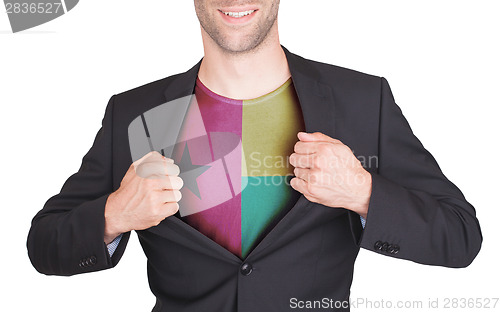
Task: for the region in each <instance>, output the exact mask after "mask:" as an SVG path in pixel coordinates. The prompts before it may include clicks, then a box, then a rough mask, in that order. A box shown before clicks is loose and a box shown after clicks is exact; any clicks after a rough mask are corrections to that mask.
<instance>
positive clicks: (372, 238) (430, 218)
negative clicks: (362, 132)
mask: <svg viewBox="0 0 500 312" xmlns="http://www.w3.org/2000/svg"><path fill="white" fill-rule="evenodd" d="M351 214H352V213H351ZM350 219H351V225H352V228H353V231H355V232H356V234H355V238H356V237H357V243H358V244H359V245H360V247H362V248H365V249H368V250H372V251H375V252H378V253H381V254H384V255H388V256H392V257H396V258H401V259H406V260H411V261H414V262H417V263H422V264H428V265H439V266H446V267H466V266H468V265H469V264H470V263H471V262H472V261H473V260H474V258H475V257H476V255H477V254H478V252H479V250H480V248H481V243H482V234H481V229H480V226H479V222H478V220H477V218H476V215H475V209H474V207H473V206H472V205H471V204H470V203H468V202H467V201H466V199H465V198H464V196H463V194H462V193H461V191H460V190H459V189H458V188H457V187H456V186H455V185H454V184H453V183H452V182H450V181H449V180H448V179H447V178H446V177H445V176H444V174H443V173H442V172H441V170H440V168H439V166H438V164H437V162H436V160H435V159H434V158H433V156H432V155H431V154H430V153H429V152H428V151H427V150H426V149H425V148H424V147H423V146H422V144H421V143H420V141H419V140H418V139H417V138H416V137H415V135H414V134H413V132H412V130H411V129H410V126H409V125H408V122H407V121H406V119H405V118H404V116H403V114H402V112H401V110H400V108H399V107H398V106H397V105H396V103H395V102H394V98H393V95H392V92H391V90H390V87H389V84H388V82H387V81H386V80H385V79H384V78H381V103H380V126H379V155H378V170H376V171H374V172H372V194H371V199H370V203H369V210H368V214H367V218H366V225H365V228H364V230H362V231H361V229H360V225H359V218H358V220H357V221H354V220H356V217H355V216H354V215H351V216H350Z"/></svg>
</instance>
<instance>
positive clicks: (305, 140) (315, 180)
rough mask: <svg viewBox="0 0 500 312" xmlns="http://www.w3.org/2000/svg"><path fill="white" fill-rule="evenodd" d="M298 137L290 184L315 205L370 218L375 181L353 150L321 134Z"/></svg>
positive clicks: (300, 135)
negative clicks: (369, 209) (369, 205)
mask: <svg viewBox="0 0 500 312" xmlns="http://www.w3.org/2000/svg"><path fill="white" fill-rule="evenodd" d="M298 138H299V140H300V141H298V142H297V143H296V144H295V147H294V153H292V155H290V164H291V165H292V166H294V167H295V169H294V170H293V173H294V175H295V177H294V178H293V179H292V180H291V181H290V185H291V186H292V187H293V188H294V189H295V190H297V191H299V192H301V193H302V194H304V196H305V197H306V198H307V199H308V200H310V201H312V202H315V203H319V204H323V205H325V206H329V207H343V208H346V209H349V210H352V211H354V212H356V213H358V214H359V215H361V216H362V217H363V218H366V214H367V213H368V203H369V201H370V196H371V187H372V179H371V175H370V173H369V172H368V171H366V170H365V169H364V168H363V167H362V166H361V163H360V161H359V160H358V159H357V158H356V156H354V154H353V153H352V151H351V149H350V148H349V147H348V146H346V145H344V144H343V143H342V142H340V141H339V140H336V139H333V138H331V137H329V136H327V135H325V134H323V133H320V132H314V133H305V132H299V133H298Z"/></svg>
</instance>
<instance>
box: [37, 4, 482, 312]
mask: <svg viewBox="0 0 500 312" xmlns="http://www.w3.org/2000/svg"><path fill="white" fill-rule="evenodd" d="M278 6H279V0H273V1H209V0H195V8H196V12H197V15H198V18H199V21H200V25H201V31H202V38H203V45H204V52H205V54H204V58H203V59H202V60H201V61H200V62H199V63H198V64H196V65H195V66H194V67H193V68H191V69H190V70H189V71H187V72H185V73H183V74H179V75H175V76H172V77H167V78H165V79H162V80H159V81H156V82H153V83H150V84H148V85H144V86H142V87H139V88H136V89H133V90H130V91H127V92H124V93H122V94H118V95H115V96H113V97H112V98H111V100H110V102H109V104H108V106H107V108H106V113H105V116H104V118H103V123H102V128H101V129H100V131H99V132H98V134H97V136H96V140H95V142H94V144H93V146H92V148H91V149H90V151H89V152H88V153H87V155H85V157H84V158H83V162H82V166H81V168H80V170H79V171H78V172H77V173H76V174H74V175H73V176H71V177H70V178H69V179H68V180H67V181H66V183H65V184H64V186H63V188H62V190H61V192H60V193H59V194H58V195H55V196H53V197H52V198H50V199H49V200H48V201H47V202H46V204H45V206H44V207H43V209H42V210H41V211H40V212H39V213H38V214H37V215H36V216H35V218H34V219H33V223H32V227H31V230H30V233H29V235H28V251H29V256H30V259H31V261H32V263H33V265H34V266H35V268H36V269H37V270H38V271H40V272H42V273H44V274H56V275H73V274H79V273H85V272H91V271H97V270H103V269H108V268H111V267H114V266H115V265H116V264H117V263H118V261H119V260H120V258H121V256H122V255H123V252H124V249H125V246H126V244H127V241H128V238H129V235H130V231H132V230H135V231H137V233H138V236H139V239H140V242H141V245H142V247H143V249H144V252H145V254H146V256H147V257H148V277H149V282H150V286H151V290H152V291H153V293H154V295H155V296H156V297H157V302H156V305H155V307H154V309H153V311H288V310H291V309H294V308H296V307H297V306H298V305H299V303H298V302H299V301H300V302H315V303H318V302H319V303H320V306H318V305H315V306H314V307H315V308H318V309H324V308H328V309H330V310H344V311H347V310H349V306H348V299H349V288H350V285H351V282H352V273H353V265H354V261H355V259H356V256H357V253H358V251H359V248H360V247H363V248H366V249H369V250H373V251H375V252H378V253H381V254H384V255H387V256H392V257H396V258H400V259H407V260H412V261H415V262H418V263H423V264H432V265H441V266H448V267H465V266H468V265H469V264H470V263H471V262H472V261H473V259H474V258H475V256H476V255H477V253H478V252H479V249H480V247H481V242H482V236H481V230H480V227H479V223H478V221H477V219H476V217H475V210H474V208H473V207H472V206H471V205H470V204H469V203H468V202H467V201H466V200H465V198H464V197H463V195H462V193H461V192H460V190H459V189H458V188H457V187H456V186H454V185H453V184H452V183H451V182H450V181H448V180H447V179H446V177H445V176H444V175H443V174H442V172H441V171H440V169H439V167H438V165H437V163H436V162H435V160H434V159H433V157H432V156H431V154H430V153H428V152H427V151H426V150H425V149H424V148H423V146H422V145H421V144H420V142H419V141H418V139H417V138H416V137H415V136H414V135H413V133H412V132H411V129H410V127H409V126H408V124H407V122H406V120H405V119H404V117H403V115H402V114H401V111H400V110H399V108H398V107H397V105H396V104H395V103H394V99H393V97H392V94H391V91H390V88H389V85H388V83H387V81H386V80H385V79H383V78H380V77H375V76H370V75H366V74H362V73H358V72H355V71H351V70H348V69H343V68H340V67H336V66H332V65H327V64H322V63H318V62H314V61H310V60H306V59H303V58H301V57H299V56H297V55H295V54H293V53H290V52H289V51H288V50H287V49H285V48H284V47H283V46H281V45H280V42H279V36H278V26H277V15H278ZM148 148H149V150H148ZM283 159H286V160H287V162H284V161H283ZM373 159H374V160H375V161H374V162H372V161H370V160H373ZM288 164H290V166H288ZM292 175H293V176H294V177H293V178H292V179H290V177H291V176H292ZM276 177H277V178H278V182H275V180H276V179H275V178H276ZM364 222H366V223H364ZM363 224H364V225H363ZM325 298H326V299H328V300H326V301H325V300H324V299H325ZM325 303H326V304H327V307H325V306H324V304H325Z"/></svg>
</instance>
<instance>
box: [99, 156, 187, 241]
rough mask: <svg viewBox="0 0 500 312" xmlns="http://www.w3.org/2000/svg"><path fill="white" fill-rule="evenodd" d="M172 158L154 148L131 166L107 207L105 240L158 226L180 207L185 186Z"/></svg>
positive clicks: (109, 198)
mask: <svg viewBox="0 0 500 312" xmlns="http://www.w3.org/2000/svg"><path fill="white" fill-rule="evenodd" d="M178 175H179V167H178V166H177V165H175V164H174V161H173V160H172V159H169V158H166V157H164V156H162V155H161V154H160V153H158V152H156V151H153V152H150V153H148V154H146V155H144V156H143V157H142V158H141V159H139V160H137V161H135V162H134V163H133V164H132V165H130V167H129V169H128V171H127V173H126V174H125V176H124V177H123V179H122V181H121V184H120V187H119V188H118V190H116V191H115V192H113V193H111V194H110V195H109V197H108V200H107V202H106V207H105V212H104V216H105V220H106V225H105V229H104V242H105V243H106V244H109V243H110V242H112V241H113V239H115V238H116V237H117V236H118V235H120V234H121V233H125V232H129V231H131V230H144V229H148V228H150V227H153V226H156V225H158V224H159V223H160V222H161V221H162V220H163V219H165V218H167V217H169V216H171V215H173V214H175V213H176V212H177V210H179V204H178V201H179V200H180V199H181V192H180V191H179V190H180V188H181V187H182V185H183V181H182V179H181V178H180V177H179V176H178Z"/></svg>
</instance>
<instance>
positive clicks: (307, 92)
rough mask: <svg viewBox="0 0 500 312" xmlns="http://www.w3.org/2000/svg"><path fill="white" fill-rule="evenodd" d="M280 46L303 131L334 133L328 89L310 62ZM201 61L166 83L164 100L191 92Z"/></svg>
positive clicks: (330, 91) (333, 107)
mask: <svg viewBox="0 0 500 312" xmlns="http://www.w3.org/2000/svg"><path fill="white" fill-rule="evenodd" d="M281 47H282V49H283V51H284V52H285V55H286V58H287V61H288V67H289V69H290V72H291V75H292V81H293V85H294V87H295V91H296V92H297V96H298V98H299V102H300V107H301V109H302V114H303V117H304V123H305V127H306V131H307V132H315V131H319V132H323V133H325V134H327V135H330V136H334V135H335V134H334V130H335V124H334V121H335V119H334V116H335V103H334V96H333V92H332V89H331V88H330V86H328V85H327V84H326V83H325V82H324V81H323V78H322V76H321V73H320V72H319V71H318V70H317V69H316V67H314V66H313V65H314V64H312V61H310V60H306V59H304V58H302V57H300V56H298V55H296V54H293V53H291V52H290V51H288V49H286V48H285V47H284V46H281ZM202 60H203V58H202V59H200V61H199V62H198V63H197V64H196V65H194V66H193V67H192V68H191V69H189V70H188V71H187V72H185V73H182V74H179V75H178V76H177V77H176V78H175V79H174V80H173V81H172V83H170V84H169V86H168V87H167V88H166V90H165V93H164V94H165V99H166V101H167V102H168V101H172V100H175V99H178V98H180V97H184V96H189V95H191V94H193V93H194V87H195V83H196V77H197V76H198V71H199V69H200V65H201V61H202Z"/></svg>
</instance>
